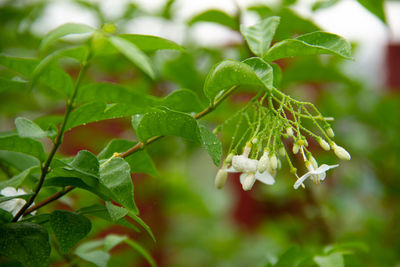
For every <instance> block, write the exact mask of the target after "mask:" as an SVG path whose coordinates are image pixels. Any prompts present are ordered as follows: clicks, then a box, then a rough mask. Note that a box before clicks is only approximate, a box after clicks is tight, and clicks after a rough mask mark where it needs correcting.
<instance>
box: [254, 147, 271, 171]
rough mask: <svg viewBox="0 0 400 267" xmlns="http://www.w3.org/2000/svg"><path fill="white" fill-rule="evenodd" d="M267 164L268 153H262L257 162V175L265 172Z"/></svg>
mask: <svg viewBox="0 0 400 267" xmlns="http://www.w3.org/2000/svg"><path fill="white" fill-rule="evenodd" d="M268 164H269V157H268V152H264V154H263V155H262V156H261V158H260V160H259V161H258V165H257V170H258V172H259V173H263V172H265V171H266V170H267V168H268Z"/></svg>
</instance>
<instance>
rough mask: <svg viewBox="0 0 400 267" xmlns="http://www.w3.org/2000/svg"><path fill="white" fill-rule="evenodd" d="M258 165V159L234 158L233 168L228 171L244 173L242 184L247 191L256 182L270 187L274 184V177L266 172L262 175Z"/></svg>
mask: <svg viewBox="0 0 400 267" xmlns="http://www.w3.org/2000/svg"><path fill="white" fill-rule="evenodd" d="M258 165H259V161H258V160H256V159H249V158H247V157H245V156H243V155H240V156H234V157H233V159H232V166H231V167H230V168H228V169H227V172H242V174H241V175H240V183H241V184H242V188H243V190H245V191H247V190H250V189H251V188H252V187H253V185H254V183H255V181H256V180H258V181H260V182H262V183H264V184H268V185H272V184H274V183H275V179H274V177H272V175H271V174H270V173H269V172H268V171H265V170H264V172H262V173H261V172H260V171H258V170H257V166H258Z"/></svg>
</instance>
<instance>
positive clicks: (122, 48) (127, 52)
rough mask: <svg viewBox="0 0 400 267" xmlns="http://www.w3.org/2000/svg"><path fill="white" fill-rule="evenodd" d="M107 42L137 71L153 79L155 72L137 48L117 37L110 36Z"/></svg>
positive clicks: (148, 60)
mask: <svg viewBox="0 0 400 267" xmlns="http://www.w3.org/2000/svg"><path fill="white" fill-rule="evenodd" d="M109 40H110V42H111V43H112V44H113V45H114V47H115V48H117V49H118V50H119V52H121V54H123V55H124V56H126V57H127V58H128V59H129V60H130V61H132V63H133V64H135V65H136V66H137V67H138V68H139V69H141V70H142V71H143V72H144V73H146V74H147V75H148V76H149V77H150V78H152V79H154V78H155V72H154V69H153V66H152V64H151V62H150V59H149V58H148V57H147V56H146V54H144V53H143V52H142V51H141V50H140V49H139V48H137V47H136V45H134V44H133V43H131V42H129V41H128V40H126V39H124V38H121V37H118V36H111V37H110V38H109Z"/></svg>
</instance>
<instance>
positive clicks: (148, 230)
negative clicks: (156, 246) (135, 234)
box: [128, 212, 156, 242]
mask: <svg viewBox="0 0 400 267" xmlns="http://www.w3.org/2000/svg"><path fill="white" fill-rule="evenodd" d="M128 215H129V217H131V218H132V219H133V220H134V221H135V222H137V223H138V224H139V225H140V226H142V227H143V228H144V229H145V230H146V232H147V233H148V234H149V235H150V237H151V238H152V239H153V241H154V242H156V238H155V236H154V234H153V232H152V231H151V228H150V227H149V226H148V225H147V224H146V223H145V222H144V221H143V220H142V219H140V218H139V217H138V216H137V215H136V214H134V213H132V212H129V213H128Z"/></svg>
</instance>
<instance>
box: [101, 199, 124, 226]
mask: <svg viewBox="0 0 400 267" xmlns="http://www.w3.org/2000/svg"><path fill="white" fill-rule="evenodd" d="M106 208H107V211H108V214H110V217H111V219H112V220H113V221H114V222H116V221H118V220H120V219H121V218H123V217H125V215H127V214H128V210H127V209H124V208H123V207H118V206H115V205H114V204H112V202H111V201H106Z"/></svg>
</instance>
